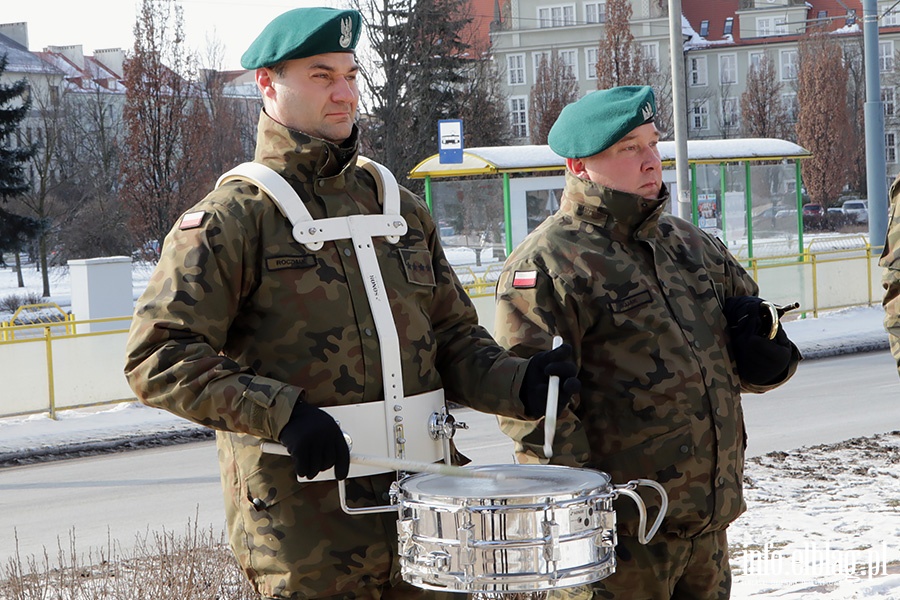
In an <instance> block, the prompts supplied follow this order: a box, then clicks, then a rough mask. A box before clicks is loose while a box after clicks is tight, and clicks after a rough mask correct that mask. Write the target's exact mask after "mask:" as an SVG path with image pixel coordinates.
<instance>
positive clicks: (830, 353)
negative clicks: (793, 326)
mask: <svg viewBox="0 0 900 600" xmlns="http://www.w3.org/2000/svg"><path fill="white" fill-rule="evenodd" d="M798 347H799V348H800V354H801V355H803V359H804V360H816V359H819V358H831V357H834V356H844V355H847V354H861V353H864V352H879V351H881V350H890V349H891V343H890V341H889V340H888V339H881V338H879V339H877V340H875V339H870V340H859V341H857V342H854V343H852V344H844V345H837V346H819V345H812V346H809V347H807V348H803V347H800V346H798Z"/></svg>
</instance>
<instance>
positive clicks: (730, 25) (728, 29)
mask: <svg viewBox="0 0 900 600" xmlns="http://www.w3.org/2000/svg"><path fill="white" fill-rule="evenodd" d="M732 29H734V17H728V18H727V19H725V29H724V30H723V32H722V33H724V34H725V35H731V31H732Z"/></svg>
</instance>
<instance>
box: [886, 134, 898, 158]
mask: <svg viewBox="0 0 900 600" xmlns="http://www.w3.org/2000/svg"><path fill="white" fill-rule="evenodd" d="M884 159H885V161H886V162H889V163H895V162H897V137H896V135H895V134H893V133H885V134H884Z"/></svg>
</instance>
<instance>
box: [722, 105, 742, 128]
mask: <svg viewBox="0 0 900 600" xmlns="http://www.w3.org/2000/svg"><path fill="white" fill-rule="evenodd" d="M740 123H741V102H740V100H739V99H738V98H722V126H723V127H725V128H726V129H737V127H738V126H739V125H740Z"/></svg>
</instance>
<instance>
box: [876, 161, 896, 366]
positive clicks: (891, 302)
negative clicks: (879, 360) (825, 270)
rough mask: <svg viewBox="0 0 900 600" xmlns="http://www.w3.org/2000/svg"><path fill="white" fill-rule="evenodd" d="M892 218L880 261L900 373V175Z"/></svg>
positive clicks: (893, 187) (887, 322)
mask: <svg viewBox="0 0 900 600" xmlns="http://www.w3.org/2000/svg"><path fill="white" fill-rule="evenodd" d="M890 198H891V218H890V221H889V222H888V232H887V239H886V240H885V243H884V252H882V253H881V261H880V262H879V263H878V264H880V265H881V266H882V267H884V275H883V279H882V285H883V286H884V301H883V304H884V327H885V329H887V331H888V333H889V334H890V338H891V353H893V355H894V358H895V359H896V360H897V372H898V373H900V199H898V198H900V177H898V178H897V179H896V180H894V183H893V184H892V185H891V193H890Z"/></svg>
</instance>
